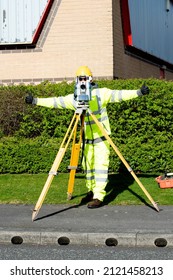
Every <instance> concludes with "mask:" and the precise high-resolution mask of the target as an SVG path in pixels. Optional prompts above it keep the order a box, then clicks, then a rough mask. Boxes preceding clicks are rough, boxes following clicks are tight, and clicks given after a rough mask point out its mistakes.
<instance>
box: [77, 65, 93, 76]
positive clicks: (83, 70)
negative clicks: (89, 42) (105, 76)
mask: <svg viewBox="0 0 173 280" xmlns="http://www.w3.org/2000/svg"><path fill="white" fill-rule="evenodd" d="M79 76H87V77H89V76H92V72H91V70H90V69H89V68H88V66H80V67H79V68H78V69H77V71H76V77H79Z"/></svg>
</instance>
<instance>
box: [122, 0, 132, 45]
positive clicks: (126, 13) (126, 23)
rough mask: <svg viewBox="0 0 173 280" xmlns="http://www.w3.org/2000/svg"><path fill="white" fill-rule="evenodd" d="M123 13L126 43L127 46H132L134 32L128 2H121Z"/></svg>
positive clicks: (126, 0)
mask: <svg viewBox="0 0 173 280" xmlns="http://www.w3.org/2000/svg"><path fill="white" fill-rule="evenodd" d="M121 13H122V23H123V31H124V43H125V45H126V46H132V45H133V42H132V32H131V25H130V13H129V3H128V0H121Z"/></svg>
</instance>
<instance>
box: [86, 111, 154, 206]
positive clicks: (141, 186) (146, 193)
mask: <svg viewBox="0 0 173 280" xmlns="http://www.w3.org/2000/svg"><path fill="white" fill-rule="evenodd" d="M89 113H90V115H91V117H92V119H93V120H94V122H95V123H96V124H97V126H98V127H99V129H100V130H101V132H102V133H103V135H104V136H105V138H106V139H107V140H108V142H109V144H110V145H111V146H112V148H113V149H114V151H115V152H116V154H117V155H118V156H119V158H120V159H121V161H122V162H123V163H124V165H125V166H126V168H127V170H128V171H129V172H130V173H131V175H132V176H133V178H134V179H135V181H136V182H137V184H138V185H139V187H140V188H141V189H142V190H143V192H144V193H145V195H146V196H147V197H148V199H149V200H150V202H151V203H152V204H153V206H154V208H155V209H156V210H157V211H158V212H159V208H158V206H157V204H156V202H154V200H153V199H152V197H151V195H150V194H149V193H148V191H147V190H146V189H145V187H144V186H143V184H142V183H141V182H140V180H139V179H138V177H137V176H136V175H135V173H134V172H133V170H132V168H131V167H130V165H129V164H128V163H127V161H126V160H125V158H124V157H123V156H122V154H121V153H120V151H119V150H118V148H117V147H116V146H115V144H114V143H113V142H112V140H111V138H110V137H109V135H108V134H107V132H106V131H105V129H104V128H103V127H102V125H101V124H100V123H99V121H98V120H97V118H96V117H95V116H94V115H93V114H92V113H91V111H89Z"/></svg>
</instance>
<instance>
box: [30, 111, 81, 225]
mask: <svg viewBox="0 0 173 280" xmlns="http://www.w3.org/2000/svg"><path fill="white" fill-rule="evenodd" d="M75 119H76V121H75ZM79 119H80V115H76V114H75V115H74V116H73V119H72V121H71V123H70V125H69V128H68V130H67V132H66V135H65V137H64V139H63V141H62V144H61V146H60V149H59V151H58V153H57V155H56V158H55V160H54V162H53V165H52V168H51V170H50V172H49V176H48V178H47V181H46V183H45V185H44V187H43V190H42V192H41V194H40V196H39V199H38V201H37V203H36V206H35V208H34V210H33V213H32V221H34V220H35V218H36V216H37V215H38V212H39V210H40V208H41V206H42V204H43V201H44V199H45V197H46V194H47V192H48V190H49V188H50V185H51V183H52V180H53V178H54V176H55V175H57V170H58V168H59V165H60V163H61V161H62V159H63V157H64V154H65V152H66V150H67V147H68V145H69V142H70V140H71V138H72V135H73V133H74V131H75V129H76V127H77V124H78V121H79ZM74 121H75V123H74ZM73 124H74V127H73V129H72V131H71V133H70V130H71V127H72V125H73ZM69 133H70V136H69Z"/></svg>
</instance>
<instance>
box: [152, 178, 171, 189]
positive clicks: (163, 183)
mask: <svg viewBox="0 0 173 280" xmlns="http://www.w3.org/2000/svg"><path fill="white" fill-rule="evenodd" d="M155 180H156V182H157V183H158V184H159V185H160V188H161V189H166V188H173V178H168V177H164V176H159V177H157V178H156V179H155Z"/></svg>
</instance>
